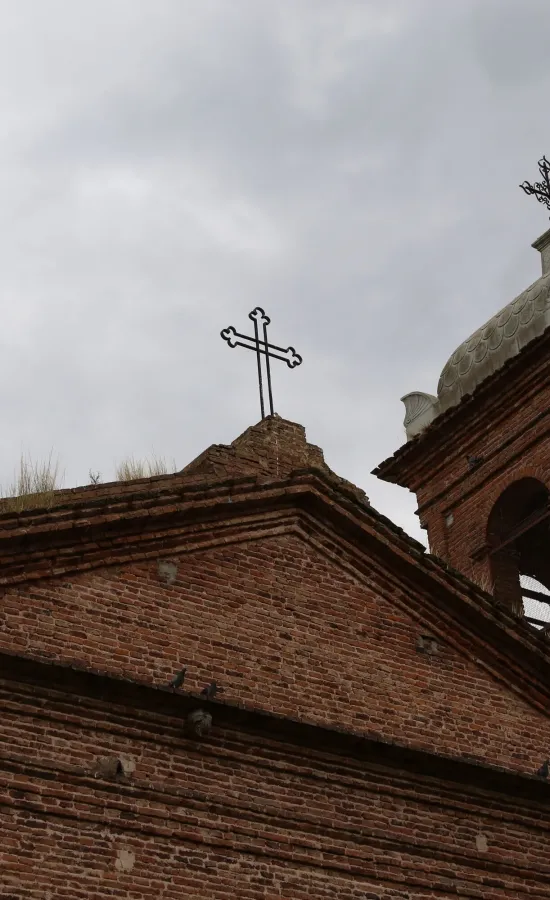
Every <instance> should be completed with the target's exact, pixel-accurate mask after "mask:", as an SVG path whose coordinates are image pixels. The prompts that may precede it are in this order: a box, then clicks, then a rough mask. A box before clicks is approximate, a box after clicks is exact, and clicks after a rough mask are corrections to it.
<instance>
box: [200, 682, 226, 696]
mask: <svg viewBox="0 0 550 900" xmlns="http://www.w3.org/2000/svg"><path fill="white" fill-rule="evenodd" d="M216 694H223V688H222V687H218V685H217V684H216V682H215V681H211V682H210V684H207V685H206V687H203V689H202V691H201V697H206V699H207V700H213V699H214V697H215V696H216Z"/></svg>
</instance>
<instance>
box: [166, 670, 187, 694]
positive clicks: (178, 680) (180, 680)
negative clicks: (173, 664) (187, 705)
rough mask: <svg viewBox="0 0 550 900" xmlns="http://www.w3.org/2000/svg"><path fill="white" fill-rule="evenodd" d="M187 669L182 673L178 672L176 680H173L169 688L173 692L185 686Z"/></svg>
mask: <svg viewBox="0 0 550 900" xmlns="http://www.w3.org/2000/svg"><path fill="white" fill-rule="evenodd" d="M186 672H187V669H182V670H181V672H178V674H177V675H176V677H175V678H172V681H171V682H170V684H169V687H171V688H172V690H173V691H177V689H178V688H180V687H181V686H182V684H183V679H184V678H185V673H186Z"/></svg>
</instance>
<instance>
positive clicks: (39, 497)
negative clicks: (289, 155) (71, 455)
mask: <svg viewBox="0 0 550 900" xmlns="http://www.w3.org/2000/svg"><path fill="white" fill-rule="evenodd" d="M62 486H63V474H61V473H60V471H59V460H55V461H54V460H53V459H52V454H51V453H50V455H49V457H48V459H47V460H46V461H44V462H33V460H32V459H31V457H30V456H29V457H25V456H24V455H23V454H22V455H21V458H20V460H19V469H18V470H16V472H15V474H14V480H13V481H12V483H11V485H10V486H9V487H8V489H7V490H6V491H4V490H3V489H2V495H3V496H2V499H1V501H0V508H1V511H2V512H22V511H23V510H24V509H37V508H45V507H46V508H47V507H49V506H51V505H52V504H53V502H54V494H55V491H59V490H61V488H62Z"/></svg>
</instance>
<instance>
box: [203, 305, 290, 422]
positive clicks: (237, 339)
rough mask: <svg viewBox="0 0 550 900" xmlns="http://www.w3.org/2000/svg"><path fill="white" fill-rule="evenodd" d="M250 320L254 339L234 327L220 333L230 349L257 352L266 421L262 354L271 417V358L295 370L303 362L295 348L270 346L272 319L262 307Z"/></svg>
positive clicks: (251, 315) (261, 403) (250, 315)
mask: <svg viewBox="0 0 550 900" xmlns="http://www.w3.org/2000/svg"><path fill="white" fill-rule="evenodd" d="M248 318H249V319H252V321H253V322H254V337H248V335H247V334H239V332H238V331H235V329H234V328H233V326H232V325H230V326H229V328H224V329H223V331H221V332H220V334H221V336H222V338H223V339H224V341H227V343H228V344H229V346H230V347H246V348H247V350H255V351H256V360H257V363H258V384H259V387H260V409H261V411H262V419H265V409H264V389H263V383H262V364H261V355H262V353H263V354H264V356H265V369H266V376H267V378H266V380H267V391H268V397H269V410H270V415H273V412H274V411H273V394H272V392H271V369H270V365H269V358H270V356H272V357H273V358H274V359H282V360H283V361H284V362H286V364H287V366H288V367H289V369H294V368H296V366H299V365H300V364H301V362H302V357H301V356H300V354H299V353H296V351H295V349H294V347H287V348H286V350H285V348H284V347H277V345H276V344H268V342H267V326H268V325H269V323H270V322H271V319H270V318H269V316H266V314H265V312H264V311H263V309H262V308H261V307H260V306H257V307H256V309H253V310H252V312H251V313H249V314H248ZM260 325H261V326H262V334H263V340H260ZM274 351H275V352H274Z"/></svg>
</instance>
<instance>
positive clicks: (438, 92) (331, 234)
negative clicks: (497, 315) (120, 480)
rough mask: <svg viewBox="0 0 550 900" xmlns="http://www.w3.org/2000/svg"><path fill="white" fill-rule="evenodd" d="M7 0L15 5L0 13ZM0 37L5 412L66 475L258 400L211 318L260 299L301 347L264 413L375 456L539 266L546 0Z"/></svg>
mask: <svg viewBox="0 0 550 900" xmlns="http://www.w3.org/2000/svg"><path fill="white" fill-rule="evenodd" d="M6 6H8V5H7V4H6ZM5 13H6V14H5V27H4V28H3V31H2V34H1V35H0V50H1V52H0V73H1V77H0V90H1V91H2V95H1V96H2V101H3V110H4V115H3V122H2V124H0V128H1V129H2V138H3V140H2V144H1V147H2V151H1V152H2V155H3V159H2V162H3V165H2V166H1V167H0V186H1V189H2V203H1V204H0V236H1V240H2V248H3V254H2V259H3V266H2V272H1V279H0V285H1V296H2V301H3V303H2V308H3V311H4V316H3V328H2V333H1V335H0V342H1V349H2V354H1V357H0V360H1V363H0V365H1V372H2V385H3V391H2V401H3V402H2V409H3V414H4V415H3V425H4V427H3V429H2V434H1V437H0V481H1V482H2V483H3V484H5V483H6V482H7V481H9V479H10V476H11V473H12V471H13V468H14V466H15V464H16V462H17V459H18V457H19V453H20V450H21V448H24V449H27V450H29V451H31V452H32V453H33V455H34V456H44V455H47V453H48V452H49V450H50V448H51V447H53V448H54V449H55V451H56V452H58V453H59V455H60V456H61V458H62V461H63V464H64V466H65V468H66V483H67V484H78V483H83V482H85V481H86V480H87V473H88V469H89V468H90V467H92V468H93V469H99V470H100V471H101V472H102V473H103V476H104V478H105V479H108V478H111V477H113V475H114V463H115V461H116V460H117V459H120V458H121V457H122V456H124V455H126V454H129V453H134V454H135V455H138V456H139V455H144V454H147V453H149V452H150V451H151V449H154V450H155V451H156V452H157V453H161V454H165V455H166V456H167V457H169V458H172V457H175V459H176V461H177V463H178V465H180V466H183V465H185V464H186V463H187V462H188V461H189V460H190V459H191V458H192V457H193V456H194V455H196V454H197V453H199V452H200V451H201V450H203V449H204V448H205V447H206V446H207V445H209V444H210V443H213V442H228V441H231V440H232V439H233V438H234V437H236V436H237V435H238V434H239V433H240V432H241V431H243V430H244V428H246V427H247V426H248V425H249V424H251V423H252V422H254V421H256V420H257V418H258V417H259V407H258V399H257V388H256V384H255V373H254V359H253V357H252V355H251V354H248V353H246V352H245V351H244V350H242V351H241V350H239V351H237V350H234V351H229V350H228V348H227V346H226V345H224V344H223V343H222V341H221V339H220V337H219V331H220V329H221V328H223V327H224V326H226V325H229V324H234V325H235V326H236V327H237V328H238V329H240V330H242V329H244V328H246V327H247V325H248V324H249V320H248V319H247V314H248V312H249V310H251V309H252V308H253V307H254V306H256V305H257V304H260V305H262V306H263V307H264V308H265V309H266V310H267V311H268V313H269V314H270V316H271V318H272V326H271V337H272V339H273V340H274V341H275V342H277V343H281V344H284V345H287V344H288V343H292V344H293V345H294V346H295V347H296V349H297V350H298V351H299V352H300V353H301V354H302V355H303V357H304V364H303V366H302V367H300V368H299V369H297V370H295V371H292V372H291V371H289V370H288V369H287V368H286V367H285V366H284V365H282V364H281V365H277V366H274V370H273V380H274V389H275V400H276V404H275V405H276V408H277V411H278V412H279V413H280V414H281V415H284V416H285V417H287V418H290V419H294V420H296V421H300V422H302V423H303V424H304V425H305V426H306V428H307V431H308V437H309V439H310V440H311V441H313V442H314V443H317V444H320V445H321V446H323V448H324V449H325V454H326V458H327V461H328V463H329V464H330V465H331V466H332V467H333V468H334V469H336V471H338V472H339V473H340V474H341V475H343V476H345V477H347V478H349V479H351V480H353V481H355V482H356V483H358V484H360V485H361V486H362V487H364V488H365V490H366V491H367V493H368V494H369V496H370V497H371V500H372V502H373V503H374V505H375V506H377V507H378V508H380V509H381V511H383V512H384V513H386V514H387V515H389V516H390V517H392V518H393V519H394V520H395V521H397V522H398V523H399V524H400V525H403V526H404V527H406V528H407V530H409V531H410V532H411V533H413V534H415V536H418V534H419V533H418V529H417V524H416V519H415V516H414V508H415V503H414V498H413V497H412V496H410V495H408V494H407V493H406V492H405V491H403V490H401V489H398V488H394V487H392V486H389V485H383V484H381V483H379V482H377V481H376V479H373V478H372V477H371V476H370V475H369V472H370V470H371V469H372V468H373V467H374V466H375V465H376V464H377V463H378V462H380V461H381V460H382V459H383V458H385V457H386V456H388V455H389V454H390V453H392V452H393V451H394V450H395V449H397V447H398V446H399V445H400V444H401V443H402V442H403V440H404V433H403V428H402V420H403V409H402V406H401V404H400V402H399V397H400V396H401V395H402V394H404V393H406V392H407V391H409V390H414V389H420V390H427V391H430V392H433V391H434V390H435V387H436V384H437V379H438V376H439V372H440V370H441V369H442V367H443V365H444V363H445V361H446V359H447V357H448V356H449V355H450V353H451V352H452V351H453V350H454V348H455V347H456V346H458V344H459V343H460V342H461V341H462V340H463V339H464V338H465V337H466V336H467V335H468V334H469V333H470V332H471V331H473V330H475V328H477V327H478V326H479V325H480V324H481V323H482V322H483V321H485V319H487V318H488V317H489V316H490V315H492V314H493V312H495V311H496V310H497V309H499V308H500V307H501V306H502V305H503V304H504V303H506V302H507V301H508V300H509V299H511V298H512V297H513V296H514V295H515V294H516V293H517V292H518V291H520V290H521V289H523V287H525V286H526V285H527V284H529V283H530V282H531V281H533V280H534V279H535V278H536V277H537V276H538V272H539V269H538V266H539V263H538V260H537V259H536V256H535V255H534V251H532V250H531V249H530V246H529V245H530V243H531V241H532V240H533V239H534V238H535V237H536V236H537V235H538V234H539V233H540V232H542V231H543V230H544V229H545V227H546V219H545V217H544V215H543V212H542V209H541V207H537V204H536V203H534V201H531V202H529V200H528V199H527V198H526V197H525V196H524V195H523V194H522V192H521V191H519V189H518V187H517V185H518V184H519V182H520V181H522V180H523V179H524V178H529V179H531V180H532V179H533V178H534V177H535V176H536V174H537V170H536V161H537V159H538V158H539V157H540V156H541V155H542V153H544V152H550V147H549V133H548V132H549V127H548V124H547V119H546V117H545V116H544V114H543V113H542V112H541V111H542V110H544V109H545V107H546V98H547V96H548V89H549V87H550V64H549V63H548V62H547V54H546V51H545V46H544V44H543V41H545V36H546V35H547V34H548V33H549V28H550V7H548V6H547V4H546V2H540V3H539V2H534V0H533V2H529V0H517V2H513V0H499V2H498V3H497V2H492V0H485V2H484V3H483V4H480V3H478V2H475V0H446V2H445V3H441V2H438V0H418V2H414V3H412V2H410V0H406V2H405V0H403V2H391V0H384V2H382V0H380V2H366V0H361V2H359V0H357V2H355V0H315V2H314V0H298V2H296V0H279V2H278V3H277V4H273V3H271V2H270V0H235V2H234V3H231V4H227V3H225V2H222V0H219V2H214V0H211V2H209V0H141V2H139V3H136V2H135V0H96V3H94V4H92V5H90V4H84V3H75V2H74V0H51V2H50V3H48V4H40V3H36V2H32V0H20V2H19V3H18V4H16V5H12V4H10V5H9V7H8V9H7V10H6V11H5Z"/></svg>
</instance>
